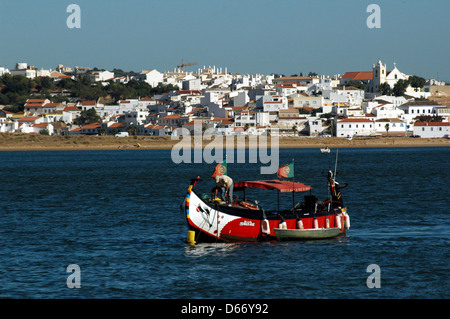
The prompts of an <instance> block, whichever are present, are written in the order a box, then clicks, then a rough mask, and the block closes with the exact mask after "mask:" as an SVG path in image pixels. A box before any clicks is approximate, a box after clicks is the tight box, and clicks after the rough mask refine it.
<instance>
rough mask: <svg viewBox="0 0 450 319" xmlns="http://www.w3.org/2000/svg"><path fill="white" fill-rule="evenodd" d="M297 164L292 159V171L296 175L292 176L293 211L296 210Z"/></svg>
mask: <svg viewBox="0 0 450 319" xmlns="http://www.w3.org/2000/svg"><path fill="white" fill-rule="evenodd" d="M294 166H295V162H294V158H293V159H292V169H293V170H294V174H292V211H294V209H295V167H294Z"/></svg>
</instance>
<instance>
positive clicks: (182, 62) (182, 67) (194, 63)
mask: <svg viewBox="0 0 450 319" xmlns="http://www.w3.org/2000/svg"><path fill="white" fill-rule="evenodd" d="M196 64H198V63H197V62H192V63H184V60H183V59H181V64H180V65H178V68H179V69H180V70H181V72H184V67H185V66H190V65H196Z"/></svg>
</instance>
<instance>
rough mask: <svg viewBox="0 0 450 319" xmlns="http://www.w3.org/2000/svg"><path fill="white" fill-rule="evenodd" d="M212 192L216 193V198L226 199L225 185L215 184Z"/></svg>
mask: <svg viewBox="0 0 450 319" xmlns="http://www.w3.org/2000/svg"><path fill="white" fill-rule="evenodd" d="M211 193H213V194H214V200H221V201H223V202H224V201H225V187H223V186H214V187H213V189H212V190H211Z"/></svg>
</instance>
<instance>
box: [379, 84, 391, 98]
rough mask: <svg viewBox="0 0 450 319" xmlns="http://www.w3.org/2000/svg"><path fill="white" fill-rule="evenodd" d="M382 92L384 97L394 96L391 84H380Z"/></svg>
mask: <svg viewBox="0 0 450 319" xmlns="http://www.w3.org/2000/svg"><path fill="white" fill-rule="evenodd" d="M379 89H380V92H381V94H383V95H391V94H392V89H391V86H390V85H389V84H387V83H386V82H384V83H382V84H380V87H379Z"/></svg>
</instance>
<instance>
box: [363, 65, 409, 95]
mask: <svg viewBox="0 0 450 319" xmlns="http://www.w3.org/2000/svg"><path fill="white" fill-rule="evenodd" d="M372 70H373V71H372V73H373V81H372V92H373V93H376V92H379V88H380V85H381V84H383V83H387V84H389V86H390V87H391V88H393V87H394V85H395V84H396V83H397V81H398V80H408V78H409V75H406V74H404V73H402V72H400V71H399V69H397V66H396V65H395V63H394V69H393V70H392V71H387V69H386V64H384V65H383V63H382V62H381V61H380V60H378V62H377V64H374V65H373V66H372Z"/></svg>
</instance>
